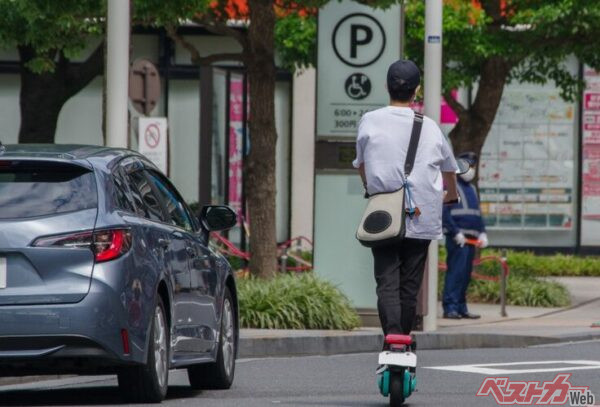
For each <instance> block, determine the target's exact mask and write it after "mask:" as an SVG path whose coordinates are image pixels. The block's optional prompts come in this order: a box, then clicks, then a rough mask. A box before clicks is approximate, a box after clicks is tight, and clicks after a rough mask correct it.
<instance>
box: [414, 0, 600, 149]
mask: <svg viewBox="0 0 600 407" xmlns="http://www.w3.org/2000/svg"><path fill="white" fill-rule="evenodd" d="M406 14H407V17H406V21H407V36H406V39H407V49H406V51H407V56H408V57H409V58H412V59H415V60H417V61H418V63H419V64H420V65H421V66H423V38H424V15H425V14H424V4H423V2H422V1H421V0H408V2H407V6H406ZM599 19H600V2H598V1H597V0H480V1H467V0H446V1H445V3H444V34H443V45H444V49H443V53H444V54H443V55H444V57H443V60H444V68H443V69H444V72H443V89H444V98H445V99H446V101H447V103H448V104H449V105H450V107H451V108H452V109H453V110H454V112H455V113H456V114H457V115H458V118H459V121H458V123H457V125H456V127H455V128H454V129H453V130H452V131H451V132H450V139H451V141H452V144H453V146H454V149H455V152H456V153H461V152H464V151H474V152H476V153H478V154H479V153H480V152H481V149H482V147H483V144H484V142H485V139H486V137H487V134H488V132H489V130H490V128H491V126H492V123H493V121H494V118H495V117H496V112H497V111H498V107H499V105H500V100H501V98H502V93H503V90H504V87H505V85H506V84H507V83H510V82H511V81H517V82H532V83H539V84H543V83H546V82H547V81H549V80H551V81H554V82H555V83H556V85H557V86H558V87H559V88H560V90H561V96H562V97H563V98H565V99H566V100H574V99H575V98H577V97H578V96H579V95H580V94H581V90H582V88H583V84H582V83H581V81H580V80H579V78H577V77H575V76H573V75H572V74H571V73H570V72H569V71H568V70H567V69H566V67H565V65H564V64H563V63H564V61H565V59H566V58H567V57H569V56H571V55H572V56H575V57H577V58H578V59H579V60H580V61H582V62H584V63H587V64H589V65H591V66H593V67H594V68H600V42H599V41H598V38H599V36H600V24H598V21H599ZM475 85H476V86H477V91H476V94H475V97H474V98H473V102H472V104H471V106H463V105H462V104H461V103H459V102H457V101H456V100H454V99H453V98H452V96H451V93H450V92H451V91H452V89H457V88H459V87H466V88H472V87H474V86H475ZM425 86H427V84H425Z"/></svg>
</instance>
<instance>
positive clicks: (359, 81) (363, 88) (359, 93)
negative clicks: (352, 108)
mask: <svg viewBox="0 0 600 407" xmlns="http://www.w3.org/2000/svg"><path fill="white" fill-rule="evenodd" d="M345 88H346V94H347V95H348V96H349V97H350V98H351V99H354V100H361V99H364V98H366V97H367V96H369V94H370V93H371V80H370V79H369V77H368V76H367V75H365V74H362V73H355V74H352V75H350V76H349V77H348V79H346V84H345Z"/></svg>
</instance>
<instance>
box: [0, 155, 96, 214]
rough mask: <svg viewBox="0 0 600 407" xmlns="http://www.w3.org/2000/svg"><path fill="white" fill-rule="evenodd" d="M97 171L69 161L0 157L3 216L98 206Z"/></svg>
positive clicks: (49, 212) (0, 201) (1, 208)
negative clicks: (17, 159) (95, 173)
mask: <svg viewBox="0 0 600 407" xmlns="http://www.w3.org/2000/svg"><path fill="white" fill-rule="evenodd" d="M97 203H98V194H97V192H96V180H95V178H94V173H93V172H92V171H90V170H88V169H86V168H82V167H79V166H77V165H72V164H67V163H56V162H39V161H35V162H31V161H8V160H7V161H4V160H0V219H18V218H31V217H37V216H48V215H56V214H59V213H65V212H74V211H80V210H83V209H91V208H95V207H96V206H97Z"/></svg>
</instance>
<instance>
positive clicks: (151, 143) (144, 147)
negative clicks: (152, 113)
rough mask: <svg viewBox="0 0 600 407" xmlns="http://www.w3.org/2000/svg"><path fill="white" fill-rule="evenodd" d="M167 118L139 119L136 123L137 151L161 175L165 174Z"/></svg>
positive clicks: (166, 162) (166, 165)
mask: <svg viewBox="0 0 600 407" xmlns="http://www.w3.org/2000/svg"><path fill="white" fill-rule="evenodd" d="M167 146H168V142H167V118H166V117H140V118H139V122H138V151H139V152H140V153H141V154H143V155H145V156H146V157H147V158H148V159H149V160H150V161H152V162H153V163H154V165H156V166H157V167H158V168H159V169H160V170H161V171H162V172H163V173H165V174H167V167H168V161H167V152H168V148H167Z"/></svg>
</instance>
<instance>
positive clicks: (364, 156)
mask: <svg viewBox="0 0 600 407" xmlns="http://www.w3.org/2000/svg"><path fill="white" fill-rule="evenodd" d="M413 120H414V112H413V110H412V109H410V108H408V107H396V106H386V107H384V108H381V109H377V110H374V111H372V112H369V113H366V114H365V115H364V116H363V117H362V119H361V120H360V123H359V125H358V138H357V140H356V159H355V160H354V162H353V165H354V167H356V168H358V167H360V165H361V164H363V163H364V164H365V173H366V177H367V191H368V192H369V194H371V195H372V194H376V193H378V192H392V191H396V190H398V189H400V188H401V187H402V185H403V184H404V181H403V179H404V162H405V161H406V153H407V151H408V144H409V141H410V135H411V131H412V126H413ZM457 169H458V167H457V166H456V161H455V159H454V154H453V153H452V149H451V148H450V145H449V144H448V140H446V137H445V136H444V134H443V133H442V131H441V130H440V128H439V127H438V126H437V124H436V123H435V122H434V121H433V120H431V119H430V118H428V117H425V119H424V121H423V127H422V129H421V138H420V140H419V146H418V148H417V154H416V157H415V164H414V167H413V170H412V172H411V174H410V176H409V177H408V185H409V189H410V193H411V197H412V203H413V206H415V207H417V208H419V210H420V211H421V215H420V216H419V217H417V216H415V217H413V218H412V219H411V218H409V217H407V218H406V237H409V238H414V239H427V240H433V239H441V238H442V205H443V197H444V195H443V194H444V192H443V191H444V189H443V185H442V176H441V171H444V172H454V171H456V170H457Z"/></svg>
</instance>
